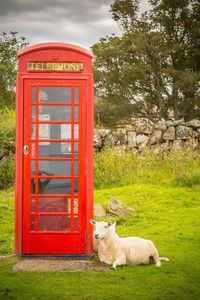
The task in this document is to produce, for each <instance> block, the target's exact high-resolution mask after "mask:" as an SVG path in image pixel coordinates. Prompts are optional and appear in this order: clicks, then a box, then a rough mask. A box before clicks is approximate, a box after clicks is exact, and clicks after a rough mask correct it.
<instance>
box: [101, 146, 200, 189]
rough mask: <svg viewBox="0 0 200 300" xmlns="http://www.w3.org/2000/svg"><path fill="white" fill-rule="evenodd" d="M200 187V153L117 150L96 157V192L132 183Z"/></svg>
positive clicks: (107, 151)
mask: <svg viewBox="0 0 200 300" xmlns="http://www.w3.org/2000/svg"><path fill="white" fill-rule="evenodd" d="M141 182H142V183H147V184H157V183H158V182H159V183H160V184H162V185H165V186H169V185H171V186H175V187H177V186H187V187H193V186H199V187H200V152H199V151H191V150H189V149H185V151H170V152H163V153H160V154H155V153H154V152H153V151H148V150H147V151H146V152H144V153H141V154H138V153H135V152H131V151H130V152H125V151H121V152H119V151H114V150H113V149H108V150H105V151H103V152H99V153H96V155H95V187H96V188H97V189H102V188H107V187H116V186H124V185H131V184H136V183H137V184H140V183H141Z"/></svg>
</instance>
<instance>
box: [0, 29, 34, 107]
mask: <svg viewBox="0 0 200 300" xmlns="http://www.w3.org/2000/svg"><path fill="white" fill-rule="evenodd" d="M27 45H28V43H27V42H26V41H25V37H22V36H18V35H17V32H13V31H11V32H10V34H9V35H8V34H6V33H5V32H3V33H2V34H1V35H0V108H3V107H5V106H10V107H13V106H14V97H15V93H14V89H15V80H16V73H17V51H18V50H20V49H22V48H23V47H25V46H27Z"/></svg>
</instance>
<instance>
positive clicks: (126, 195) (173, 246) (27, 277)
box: [0, 183, 200, 300]
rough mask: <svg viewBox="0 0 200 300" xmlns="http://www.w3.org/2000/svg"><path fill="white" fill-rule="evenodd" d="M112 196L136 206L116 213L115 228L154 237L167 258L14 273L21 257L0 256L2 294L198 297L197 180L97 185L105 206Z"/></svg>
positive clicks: (5, 200)
mask: <svg viewBox="0 0 200 300" xmlns="http://www.w3.org/2000/svg"><path fill="white" fill-rule="evenodd" d="M13 196H14V194H13V191H12V190H9V191H2V192H0V255H5V254H12V253H13V210H14V205H13ZM111 197H115V198H117V199H119V200H121V201H122V202H123V203H124V204H125V205H127V206H128V207H132V208H134V210H133V213H132V216H131V217H128V218H122V217H121V218H118V221H119V223H120V225H119V226H118V227H117V232H118V233H119V234H120V235H121V236H127V235H134V236H141V237H145V238H148V239H152V240H153V241H154V242H155V244H156V246H157V248H158V250H159V252H160V255H162V256H167V257H169V258H170V262H169V263H164V262H163V264H162V267H161V268H156V267H155V265H147V266H123V267H119V268H118V269H117V270H116V271H114V270H110V271H109V272H106V273H94V272H74V273H13V272H12V266H13V264H14V263H15V262H16V260H17V258H15V257H10V258H7V259H5V260H3V261H1V262H0V299H20V300H21V299H37V300H38V299H41V300H45V299H48V300H49V299H59V300H62V299H67V300H71V299H77V300H93V299H94V300H98V299H99V300H100V299H101V300H102V299H105V300H110V299H112V300H113V299H116V300H117V299H119V300H123V299H124V300H126V299H134V300H135V299H195V300H196V299H200V288H199V282H200V255H199V246H200V234H199V220H200V218H199V217H200V205H199V203H200V191H199V186H198V185H196V186H194V187H192V188H189V187H173V186H169V185H168V186H166V185H165V184H163V183H160V184H157V185H155V184H154V185H151V184H147V183H144V184H141V183H138V184H134V185H130V186H123V187H115V188H107V189H99V190H96V191H95V201H96V202H97V203H101V204H103V205H104V206H105V207H106V205H107V203H108V201H109V199H110V198H111ZM109 220H112V219H111V218H109Z"/></svg>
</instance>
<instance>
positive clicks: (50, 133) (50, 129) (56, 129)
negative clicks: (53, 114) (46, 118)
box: [39, 124, 71, 140]
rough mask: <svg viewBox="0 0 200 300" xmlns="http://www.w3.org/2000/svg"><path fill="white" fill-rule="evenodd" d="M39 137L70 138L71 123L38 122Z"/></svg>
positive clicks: (44, 138) (46, 138)
mask: <svg viewBox="0 0 200 300" xmlns="http://www.w3.org/2000/svg"><path fill="white" fill-rule="evenodd" d="M39 139H43V140H49V139H52V140H53V139H61V140H68V139H71V124H39Z"/></svg>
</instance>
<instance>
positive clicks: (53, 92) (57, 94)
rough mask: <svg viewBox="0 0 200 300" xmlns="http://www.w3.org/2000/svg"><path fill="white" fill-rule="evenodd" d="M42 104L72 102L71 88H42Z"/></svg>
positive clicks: (40, 92) (40, 93)
mask: <svg viewBox="0 0 200 300" xmlns="http://www.w3.org/2000/svg"><path fill="white" fill-rule="evenodd" d="M39 101H40V102H71V87H52V86H50V87H40V88H39Z"/></svg>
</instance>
